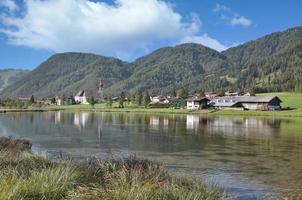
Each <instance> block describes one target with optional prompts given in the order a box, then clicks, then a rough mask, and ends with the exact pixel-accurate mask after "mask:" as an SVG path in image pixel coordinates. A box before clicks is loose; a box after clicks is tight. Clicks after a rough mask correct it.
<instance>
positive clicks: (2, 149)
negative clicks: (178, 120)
mask: <svg viewBox="0 0 302 200" xmlns="http://www.w3.org/2000/svg"><path fill="white" fill-rule="evenodd" d="M0 176H1V181H0V199H3V200H9V199H33V200H39V199H69V200H76V199H125V200H132V199H141V200H147V199H209V200H218V199H219V200H230V199H232V197H231V196H227V194H225V193H224V192H223V191H221V190H220V189H219V188H218V187H215V186H208V185H206V184H205V183H204V182H203V181H200V180H197V179H195V178H194V177H191V176H176V175H175V174H172V173H170V172H169V171H168V170H167V168H166V167H165V166H163V165H162V164H159V163H156V162H152V161H150V160H147V159H143V158H137V157H135V156H130V157H125V158H121V159H109V160H99V159H91V160H87V161H86V162H82V163H81V162H76V161H74V160H70V159H68V160H65V159H56V160H51V159H48V158H47V157H44V156H38V155H34V154H33V153H32V150H31V143H30V142H28V141H26V140H21V139H12V138H5V137H0Z"/></svg>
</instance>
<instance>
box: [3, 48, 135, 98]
mask: <svg viewBox="0 0 302 200" xmlns="http://www.w3.org/2000/svg"><path fill="white" fill-rule="evenodd" d="M129 75H130V71H129V70H128V66H127V63H125V62H123V61H121V60H118V59H115V58H108V57H103V56H98V55H94V54H84V53H63V54H56V55H54V56H51V57H50V58H49V59H48V60H46V61H45V62H43V63H42V64H41V65H40V66H38V67H37V68H36V69H35V70H33V71H32V72H31V73H29V74H28V75H27V76H26V77H25V78H24V79H22V80H20V81H18V82H16V83H15V84H13V85H11V86H9V87H8V88H6V89H5V90H4V91H3V93H4V94H3V95H2V96H6V97H14V96H17V95H31V94H33V95H34V96H36V97H47V96H54V95H74V94H75V93H77V92H78V91H79V90H81V89H86V90H95V89H96V88H97V85H98V83H99V81H100V80H101V79H105V84H106V85H108V86H110V85H112V84H113V83H114V82H116V81H119V80H121V79H123V78H125V77H128V76H129Z"/></svg>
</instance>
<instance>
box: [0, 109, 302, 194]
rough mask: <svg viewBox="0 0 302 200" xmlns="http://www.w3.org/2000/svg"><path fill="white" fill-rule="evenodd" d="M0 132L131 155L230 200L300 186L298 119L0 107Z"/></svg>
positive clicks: (43, 146) (39, 147) (44, 149)
mask: <svg viewBox="0 0 302 200" xmlns="http://www.w3.org/2000/svg"><path fill="white" fill-rule="evenodd" d="M0 135H2V136H13V137H16V138H23V139H28V140H29V141H31V142H32V143H33V144H34V151H35V152H37V153H47V154H53V155H55V154H57V153H58V152H59V153H62V154H67V155H70V156H73V157H75V158H83V157H86V156H97V157H102V158H104V157H116V156H118V157H123V156H127V155H132V154H135V155H137V156H138V157H144V158H148V159H151V160H153V161H158V162H161V163H164V164H165V165H166V166H167V167H169V169H171V171H172V172H173V173H174V172H175V173H181V174H189V175H193V176H195V177H197V178H200V179H203V180H204V181H206V182H209V183H213V182H214V183H216V184H217V185H218V186H219V187H221V188H222V189H223V190H226V191H227V192H229V193H230V194H232V195H234V196H235V197H236V198H237V199H264V198H266V197H267V195H278V194H280V193H283V192H288V191H293V190H299V189H302V119H301V118H287V119H286V118H283V119H277V118H255V117H254V118H253V117H222V116H221V117H212V116H211V117H210V116H209V117H207V116H198V115H155V114H139V113H102V112H63V111H58V112H36V113H25V112H24V113H6V114H0Z"/></svg>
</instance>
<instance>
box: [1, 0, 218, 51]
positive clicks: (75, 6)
mask: <svg viewBox="0 0 302 200" xmlns="http://www.w3.org/2000/svg"><path fill="white" fill-rule="evenodd" d="M6 1H7V2H10V3H11V5H13V4H12V3H14V2H13V1H11V0H6ZM14 5H16V4H14ZM22 7H24V10H23V11H22V13H23V14H21V16H20V15H16V14H13V13H7V14H5V15H2V24H4V27H5V28H2V29H1V30H0V32H2V33H4V34H5V35H6V36H7V38H8V41H9V43H11V44H13V45H21V46H27V47H31V48H36V49H47V50H52V51H54V52H66V51H81V52H94V53H98V54H103V55H115V56H118V55H119V54H120V55H123V54H124V55H126V54H131V52H133V51H136V50H146V49H148V47H149V46H151V45H152V44H155V43H158V42H161V41H171V44H173V43H175V41H187V42H190V41H196V37H197V38H199V37H202V38H203V39H202V40H200V39H199V40H198V41H200V42H203V44H204V45H207V46H209V47H212V48H215V47H216V46H217V44H216V43H217V42H218V41H217V40H215V39H212V38H210V37H209V36H207V35H203V36H198V33H199V31H200V20H199V18H198V16H197V15H192V20H191V21H189V22H188V21H186V22H185V21H184V20H183V17H182V16H181V15H180V14H179V13H178V12H176V11H175V10H174V6H173V5H172V4H170V3H167V2H165V1H162V0H144V1H137V0H115V1H114V2H113V3H112V4H108V3H105V2H95V1H90V0H43V1H42V0H26V1H24V5H22ZM191 39H192V40H191ZM213 42H214V43H213ZM176 43H177V42H176ZM218 43H219V42H218ZM221 49H222V48H221V47H220V46H219V45H218V50H221Z"/></svg>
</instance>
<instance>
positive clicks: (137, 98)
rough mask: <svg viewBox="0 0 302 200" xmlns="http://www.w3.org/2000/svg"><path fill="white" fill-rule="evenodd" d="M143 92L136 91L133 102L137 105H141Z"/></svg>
mask: <svg viewBox="0 0 302 200" xmlns="http://www.w3.org/2000/svg"><path fill="white" fill-rule="evenodd" d="M142 99H143V94H142V92H141V91H138V92H137V93H136V95H135V102H136V104H137V105H139V106H140V105H142Z"/></svg>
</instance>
